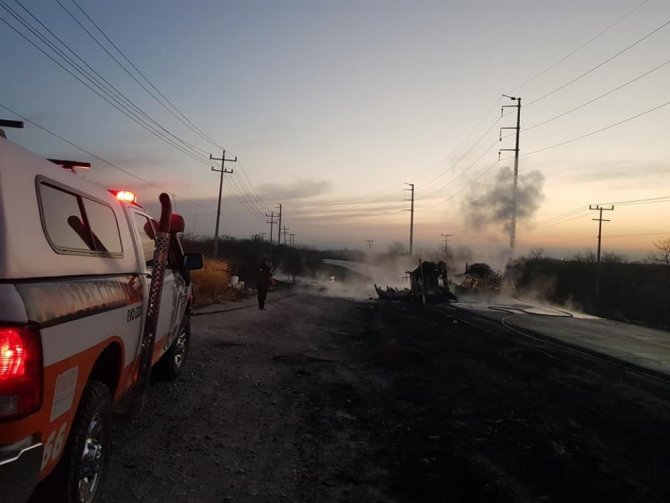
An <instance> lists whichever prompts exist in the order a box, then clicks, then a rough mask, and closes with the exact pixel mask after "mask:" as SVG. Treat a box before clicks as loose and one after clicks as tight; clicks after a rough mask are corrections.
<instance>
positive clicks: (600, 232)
mask: <svg viewBox="0 0 670 503" xmlns="http://www.w3.org/2000/svg"><path fill="white" fill-rule="evenodd" d="M589 209H590V210H591V211H598V212H599V216H598V218H592V219H591V220H594V221H597V222H598V254H597V256H596V298H600V244H601V242H602V235H603V222H610V220H607V219H604V218H603V211H614V205H612V206H610V207H609V208H605V207H603V206H600V205H599V204H596V205H593V204H589Z"/></svg>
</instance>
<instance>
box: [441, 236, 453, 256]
mask: <svg viewBox="0 0 670 503" xmlns="http://www.w3.org/2000/svg"><path fill="white" fill-rule="evenodd" d="M440 236H442V237H443V238H444V256H445V257H446V258H449V248H448V243H449V238H450V237H452V236H453V234H440Z"/></svg>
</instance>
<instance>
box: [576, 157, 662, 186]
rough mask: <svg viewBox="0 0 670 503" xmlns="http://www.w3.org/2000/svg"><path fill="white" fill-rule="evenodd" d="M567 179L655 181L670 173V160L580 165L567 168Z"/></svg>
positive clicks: (579, 180)
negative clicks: (568, 172)
mask: <svg viewBox="0 0 670 503" xmlns="http://www.w3.org/2000/svg"><path fill="white" fill-rule="evenodd" d="M569 171H570V172H571V173H570V175H569V176H568V180H570V181H573V182H578V183H590V182H602V181H603V180H605V181H609V182H613V181H619V182H620V181H623V180H626V179H628V180H629V179H631V178H636V179H639V178H645V179H647V180H650V181H654V183H656V181H657V179H658V178H659V176H660V177H665V176H667V175H670V162H643V163H641V162H639V161H619V162H615V163H608V164H600V165H592V166H580V167H578V168H572V169H570V170H569Z"/></svg>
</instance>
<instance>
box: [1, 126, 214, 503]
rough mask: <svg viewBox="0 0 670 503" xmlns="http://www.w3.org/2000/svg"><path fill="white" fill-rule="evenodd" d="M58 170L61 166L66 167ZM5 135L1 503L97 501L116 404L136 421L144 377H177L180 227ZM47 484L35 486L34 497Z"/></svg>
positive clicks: (182, 315)
mask: <svg viewBox="0 0 670 503" xmlns="http://www.w3.org/2000/svg"><path fill="white" fill-rule="evenodd" d="M59 164H60V165H59ZM75 169H76V168H74V167H73V166H72V164H70V163H68V162H64V161H49V160H46V159H43V158H41V157H39V156H37V155H35V154H33V153H31V152H29V151H27V150H25V149H23V148H21V147H19V146H17V145H16V144H13V143H12V142H10V141H8V140H7V139H5V138H3V137H2V136H0V501H2V502H5V503H10V502H11V503H13V502H24V501H26V500H28V499H29V498H30V497H31V495H32V494H33V492H34V491H35V488H36V487H37V490H38V493H39V491H40V490H42V488H44V487H48V491H49V492H48V494H49V495H50V496H49V501H55V500H59V501H60V500H62V501H67V502H81V503H89V502H92V501H95V500H96V499H97V497H98V496H99V495H100V493H101V489H102V484H103V481H104V479H105V473H106V471H107V466H108V461H109V452H110V448H111V438H110V433H111V430H110V426H111V420H112V407H113V406H114V407H115V411H116V410H117V409H120V408H124V407H125V409H126V410H125V414H126V415H127V416H132V415H134V414H137V413H138V412H139V411H140V410H141V408H142V405H143V400H144V395H145V393H146V388H147V386H148V382H149V374H150V373H151V372H152V370H153V371H154V372H159V373H161V374H162V375H163V376H164V377H165V378H175V377H177V376H178V375H179V374H180V372H181V371H182V369H183V366H184V361H185V358H186V355H187V351H188V347H189V339H190V317H189V313H190V308H191V303H192V300H193V295H192V287H191V282H190V276H189V271H190V270H191V269H198V268H200V267H202V256H201V255H199V254H185V253H184V252H183V250H182V247H181V243H180V240H179V236H180V233H181V232H183V229H184V223H183V219H181V217H179V216H178V215H173V214H172V213H171V209H170V200H169V197H168V196H167V195H166V194H162V195H161V198H160V199H161V204H162V214H161V217H160V219H159V221H158V222H157V221H156V220H154V219H153V218H152V216H151V215H150V214H149V213H148V212H147V211H145V210H144V209H143V208H142V207H141V206H139V205H138V204H137V203H136V202H135V201H134V197H133V196H132V195H131V194H129V193H127V192H119V191H109V190H106V189H104V188H102V187H100V186H98V185H96V184H93V183H91V182H89V181H87V180H85V179H84V178H83V177H81V176H79V175H77V174H76V172H75ZM38 483H39V486H38Z"/></svg>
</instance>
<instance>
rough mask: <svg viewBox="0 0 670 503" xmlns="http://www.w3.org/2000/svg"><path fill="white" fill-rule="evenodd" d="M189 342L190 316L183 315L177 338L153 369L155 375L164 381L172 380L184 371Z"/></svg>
mask: <svg viewBox="0 0 670 503" xmlns="http://www.w3.org/2000/svg"><path fill="white" fill-rule="evenodd" d="M190 344H191V317H190V316H189V315H188V314H185V315H184V318H183V319H182V322H181V325H180V326H179V333H178V334H177V338H176V339H175V340H174V342H173V343H172V346H170V349H168V350H167V351H166V352H165V354H164V355H163V356H162V357H161V359H160V360H159V361H158V363H156V367H155V369H154V372H155V375H156V377H158V378H159V379H162V380H165V381H173V380H175V379H176V378H177V377H179V376H180V375H181V374H182V372H183V371H184V365H185V364H186V357H187V356H188V349H189V346H190Z"/></svg>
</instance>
